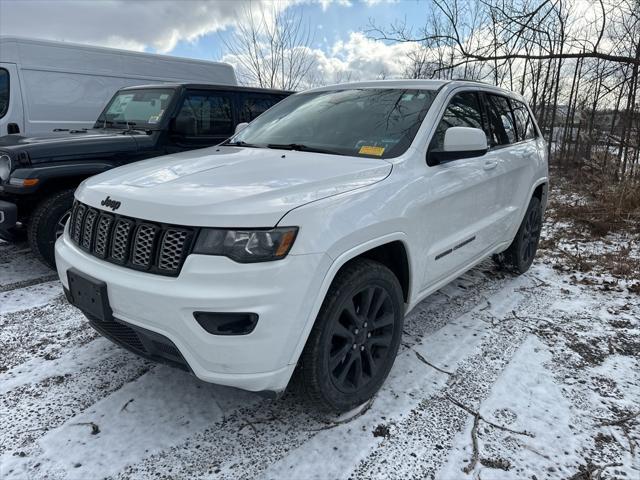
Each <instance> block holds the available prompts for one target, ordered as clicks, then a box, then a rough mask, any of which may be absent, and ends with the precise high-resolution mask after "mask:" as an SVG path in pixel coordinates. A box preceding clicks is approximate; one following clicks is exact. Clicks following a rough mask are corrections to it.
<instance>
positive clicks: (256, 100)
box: [240, 95, 282, 122]
mask: <svg viewBox="0 0 640 480" xmlns="http://www.w3.org/2000/svg"><path fill="white" fill-rule="evenodd" d="M241 99H242V100H241V103H240V121H241V122H250V121H251V120H253V119H254V118H256V117H257V116H258V115H260V114H262V113H264V112H266V111H267V110H269V109H270V108H271V107H273V106H274V105H275V104H276V103H278V102H279V101H280V100H282V97H266V96H263V95H243V96H242V97H241Z"/></svg>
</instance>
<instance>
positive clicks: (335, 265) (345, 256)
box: [289, 232, 412, 364]
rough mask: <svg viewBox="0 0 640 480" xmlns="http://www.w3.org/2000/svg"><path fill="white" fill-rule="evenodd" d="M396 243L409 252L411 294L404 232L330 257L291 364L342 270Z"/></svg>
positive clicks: (372, 240) (296, 358) (379, 238)
mask: <svg viewBox="0 0 640 480" xmlns="http://www.w3.org/2000/svg"><path fill="white" fill-rule="evenodd" d="M395 241H400V242H402V244H403V245H404V247H405V250H406V252H407V257H408V258H407V260H408V264H409V292H411V287H412V285H411V268H412V266H411V264H412V262H411V252H410V251H409V247H408V238H407V235H406V234H405V233H404V232H392V233H388V234H386V235H383V236H380V237H377V238H373V239H371V240H369V241H367V242H364V243H360V244H357V245H354V246H352V247H351V248H350V249H348V250H346V251H344V252H342V253H341V254H340V255H338V256H337V257H336V258H333V257H331V256H329V257H330V258H331V259H332V260H333V261H332V263H331V265H330V266H329V269H328V270H326V271H325V272H324V278H323V280H322V284H321V286H320V289H319V290H318V294H317V295H316V297H315V299H314V303H313V308H312V309H311V311H310V313H309V316H308V317H307V318H306V319H305V324H304V327H303V329H302V332H301V334H300V337H299V339H298V342H297V344H296V348H295V350H294V352H293V355H292V356H291V358H290V360H289V364H295V363H296V362H297V361H298V359H299V358H300V355H301V354H302V350H303V349H304V346H305V344H306V343H307V338H309V334H310V333H311V329H312V328H313V325H314V323H315V321H316V317H317V316H318V312H319V311H320V307H322V302H324V298H325V296H326V295H327V292H328V291H329V287H330V286H331V283H332V282H333V279H334V278H335V277H336V275H337V274H338V272H339V271H340V269H341V268H342V267H343V266H344V265H345V264H346V263H347V262H349V261H350V260H352V259H354V258H356V257H358V256H359V255H361V254H363V253H364V252H367V251H369V250H372V249H374V248H376V247H379V246H381V245H385V244H387V243H391V242H395ZM316 273H317V272H316ZM410 302H411V298H409V302H408V303H407V304H409V303H410Z"/></svg>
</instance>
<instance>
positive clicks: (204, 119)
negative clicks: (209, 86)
mask: <svg viewBox="0 0 640 480" xmlns="http://www.w3.org/2000/svg"><path fill="white" fill-rule="evenodd" d="M176 120H177V121H178V122H180V123H182V124H183V125H185V124H189V125H191V128H190V131H191V133H190V135H192V136H203V137H204V136H220V135H230V134H232V133H233V115H232V111H231V99H230V98H229V97H228V96H227V95H224V94H220V93H215V92H212V93H206V92H203V93H200V92H197V93H196V92H193V93H188V94H187V97H186V98H185V100H184V103H183V104H182V107H181V108H180V111H179V112H178V115H177V119H176Z"/></svg>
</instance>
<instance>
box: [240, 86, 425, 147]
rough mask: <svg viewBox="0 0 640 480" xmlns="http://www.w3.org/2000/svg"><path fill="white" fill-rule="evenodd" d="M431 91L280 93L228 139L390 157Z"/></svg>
mask: <svg viewBox="0 0 640 480" xmlns="http://www.w3.org/2000/svg"><path fill="white" fill-rule="evenodd" d="M435 95H436V92H435V91H433V90H415V89H392V88H361V89H354V88H347V89H344V90H329V91H319V92H310V93H302V94H298V95H292V96H290V97H287V98H285V99H284V100H282V101H281V102H279V103H278V104H277V105H274V107H273V108H271V109H270V110H269V111H268V112H265V113H264V114H262V115H260V116H259V117H258V118H256V119H255V120H254V121H253V123H251V125H249V126H248V127H247V128H245V129H244V130H242V131H241V132H240V133H239V134H238V135H236V136H235V137H233V139H232V142H246V143H249V144H252V145H254V146H259V147H268V148H277V147H274V144H275V145H291V144H295V145H297V147H298V148H300V145H303V146H304V147H306V148H310V149H316V150H324V151H325V152H329V153H332V154H336V155H353V156H369V157H379V158H390V157H394V156H398V155H401V154H402V153H404V152H405V151H406V150H407V148H409V145H411V142H412V141H413V138H414V137H415V135H416V133H417V132H418V129H419V128H420V124H421V123H422V120H423V119H424V117H425V115H426V113H427V111H428V109H429V107H430V106H431V103H432V102H433V99H434V98H435Z"/></svg>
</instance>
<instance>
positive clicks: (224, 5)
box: [0, 0, 428, 82]
mask: <svg viewBox="0 0 640 480" xmlns="http://www.w3.org/2000/svg"><path fill="white" fill-rule="evenodd" d="M260 3H271V4H274V5H276V6H277V8H281V9H285V8H289V9H297V10H301V11H302V12H303V13H304V16H305V18H306V21H307V22H308V23H309V25H310V27H311V29H312V33H313V43H312V45H311V47H312V48H313V49H314V53H315V57H316V59H317V62H316V65H317V67H316V68H317V69H318V75H320V76H322V77H323V78H324V80H325V81H328V82H331V81H333V80H334V79H335V78H352V79H354V80H355V79H367V78H376V77H377V76H379V75H380V74H381V73H383V72H384V74H385V75H387V76H396V75H400V74H401V72H402V68H403V65H402V57H403V55H402V52H403V51H404V50H406V49H407V48H408V47H407V46H403V45H385V44H383V43H380V42H374V41H372V40H370V39H368V38H367V37H366V35H364V34H362V33H361V32H362V30H363V29H365V28H366V27H367V25H368V24H369V21H370V20H373V21H375V22H376V23H378V24H381V25H388V24H389V23H391V22H393V21H394V20H399V21H402V20H405V19H406V20H407V21H408V22H409V23H411V22H416V26H419V24H420V20H421V19H422V20H423V21H424V18H425V9H426V8H428V7H427V5H426V4H425V3H424V2H421V1H420V0H395V1H394V0H319V1H317V2H315V1H312V0H276V1H275V2H268V1H267V0H262V2H261V1H259V0H254V1H252V2H249V1H243V0H209V1H206V0H180V1H176V0H0V32H2V34H3V35H20V36H31V37H37V38H45V39H53V40H65V41H69V42H78V43H89V44H93V45H101V46H110V47H117V48H125V49H131V50H138V51H148V52H158V53H167V54H170V55H178V56H183V57H191V58H200V59H208V60H221V59H224V57H225V53H226V52H225V47H224V39H225V38H228V36H230V35H232V34H233V31H234V28H235V25H237V23H238V22H240V21H242V15H243V12H246V9H247V6H249V7H250V8H253V9H258V8H260Z"/></svg>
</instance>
